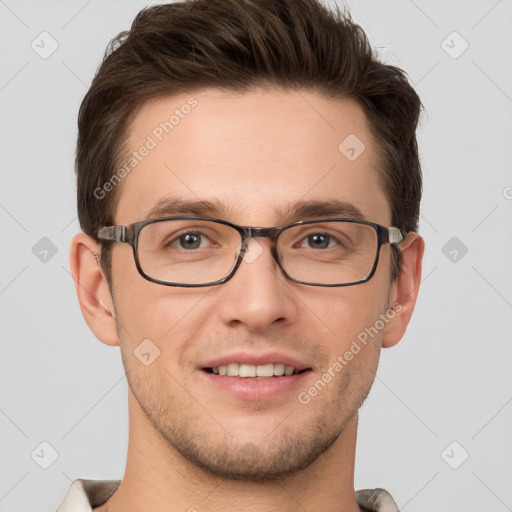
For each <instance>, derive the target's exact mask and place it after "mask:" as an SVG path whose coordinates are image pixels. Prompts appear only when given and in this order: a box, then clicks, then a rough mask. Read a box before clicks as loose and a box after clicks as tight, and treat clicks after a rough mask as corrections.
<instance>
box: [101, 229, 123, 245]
mask: <svg viewBox="0 0 512 512" xmlns="http://www.w3.org/2000/svg"><path fill="white" fill-rule="evenodd" d="M98 238H99V239H100V240H107V241H110V242H126V226H105V227H103V228H101V229H100V230H99V231H98Z"/></svg>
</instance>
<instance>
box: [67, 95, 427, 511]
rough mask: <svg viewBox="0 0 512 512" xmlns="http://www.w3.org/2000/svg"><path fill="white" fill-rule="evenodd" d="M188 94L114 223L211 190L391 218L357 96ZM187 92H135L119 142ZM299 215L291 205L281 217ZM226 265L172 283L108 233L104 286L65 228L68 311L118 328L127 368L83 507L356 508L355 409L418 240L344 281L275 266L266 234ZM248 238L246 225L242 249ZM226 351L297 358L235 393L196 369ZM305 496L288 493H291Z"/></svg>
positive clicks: (212, 195) (271, 209) (415, 274)
mask: <svg viewBox="0 0 512 512" xmlns="http://www.w3.org/2000/svg"><path fill="white" fill-rule="evenodd" d="M193 96H194V98H196V99H197V102H198V104H197V107H195V108H194V109H193V110H192V111H191V113H190V114H189V115H188V116H186V118H184V119H183V120H181V121H180V123H179V125H177V126H176V127H175V128H174V129H173V130H172V132H171V133H169V134H168V135H166V137H165V138H164V139H163V140H162V141H161V142H160V143H159V144H158V145H157V147H156V148H154V149H153V150H152V151H151V152H150V153H149V155H148V156H147V157H145V158H144V159H143V160H142V161H141V162H140V163H139V164H138V165H137V167H136V168H135V169H134V170H133V171H132V172H131V173H130V175H129V176H127V177H126V178H125V179H124V180H123V182H122V184H121V186H122V190H121V194H120V196H119V202H118V204H117V207H116V210H115V224H124V225H127V224H131V223H134V222H137V221H140V220H143V219H145V218H146V216H147V213H148V211H149V210H150V209H151V208H152V207H153V206H154V205H155V204H156V203H157V202H158V201H159V200H160V199H161V198H163V197H166V196H167V197H169V196H179V197H181V198H184V199H187V200H197V199H210V200H213V199H218V200H220V201H222V203H224V204H225V205H227V206H228V207H229V210H228V211H226V212H219V217H220V218H223V219H225V220H229V221H231V222H234V223H236V224H239V225H250V226H268V227H269V226H275V225H282V224H285V223H286V222H288V221H290V219H282V218H279V217H278V216H277V215H276V211H275V210H276V208H282V207H283V205H286V204H288V203H290V204H292V203H295V202H297V201H300V200H302V201H308V200H326V199H341V200H345V201H350V202H351V203H352V204H354V205H356V206H357V207H358V208H359V209H360V210H361V211H362V212H363V214H364V218H365V219H367V220H371V221H374V222H377V223H380V224H382V225H384V226H390V225H391V224H390V222H391V211H390V206H389V202H388V200H387V198H386V195H385V193H384V190H383V189H382V187H381V184H380V181H379V173H380V171H379V168H378V158H377V146H376V144H375V141H374V140H373V138H372V135H371V133H370V131H369V127H368V123H367V120H366V117H365V115H364V113H363V111H362V109H361V108H360V107H359V106H358V105H357V104H355V103H353V102H351V101H348V100H333V99H329V98H326V97H324V96H323V95H321V94H319V93H316V92H312V91H300V92H297V91H295V92H292V91H283V90H279V89H267V90H252V91H250V92H246V93H243V94H241V93H233V92H225V91H220V90H214V89H208V90H203V91H198V92H194V94H193ZM189 97H190V95H180V96H173V97H168V98H163V99H158V100H154V101H151V102H149V103H147V104H146V105H145V106H144V107H143V108H142V109H141V111H140V112H139V113H138V115H137V116H136V118H135V119H134V121H133V123H132V126H131V130H130V134H129V140H128V143H129V144H128V148H130V150H131V151H133V150H135V149H137V148H139V147H140V146H141V145H142V144H143V143H144V141H145V139H146V137H147V135H148V134H151V132H152V131H153V130H154V128H155V127H156V126H158V125H159V123H160V122H162V121H163V120H165V119H166V118H167V117H168V114H167V113H168V112H172V111H173V110H174V109H176V108H179V106H180V105H183V104H184V103H185V102H186V101H187V99H188V98H189ZM349 134H356V135H357V137H358V138H359V139H360V140H361V141H363V142H364V144H365V146H366V150H365V151H364V152H363V153H362V154H361V155H360V156H359V157H358V158H357V159H356V160H355V161H353V162H351V161H349V160H348V159H347V158H346V157H345V156H344V155H343V154H341V153H340V151H339V150H338V145H339V144H340V142H341V141H343V140H344V139H345V137H347V136H348V135H349ZM293 220H296V219H292V221H293ZM256 241H257V243H258V244H259V246H260V248H261V249H262V252H261V254H259V255H258V256H257V257H256V259H255V260H254V261H252V262H251V263H246V262H242V264H241V267H240V268H239V269H238V271H237V273H236V275H235V276H234V277H233V278H232V279H231V280H230V281H228V282H226V283H224V284H222V285H220V286H213V287H206V288H195V289H193V288H192V289H186V288H179V287H166V286H162V285H158V284H155V283H151V282H149V281H147V280H145V279H144V278H142V277H141V276H140V274H139V273H138V271H137V269H136V267H135V264H134V259H133V255H132V250H131V247H130V246H128V245H127V244H120V243H116V244H114V247H113V254H112V262H113V263H112V268H113V297H112V295H111V293H110V290H109V288H108V285H107V282H106V279H105V276H104V275H103V273H102V272H101V270H100V269H99V267H98V265H97V261H96V255H97V254H98V252H99V246H98V245H97V244H96V243H95V242H94V241H93V240H92V239H91V238H90V237H88V236H87V235H85V234H83V233H80V234H77V235H76V236H75V238H74V239H73V242H72V246H71V256H70V261H71V268H72V273H73V277H74V280H75V282H76V289H77V294H78V298H79V301H80V306H81V309H82V312H83V315H84V317H85V319H86V321H87V323H88V325H89V327H90V328H91V330H92V331H93V333H94V334H95V335H96V337H97V338H98V339H99V340H100V341H102V342H103V343H105V344H106V345H112V346H116V345H119V347H120V349H121V354H122V358H123V363H124V366H125V370H126V374H127V379H128V382H129V396H128V403H129V425H130V434H129V446H128V458H127V465H126V471H125V475H124V478H123V480H122V483H121V485H120V487H119V489H118V490H117V492H116V493H115V494H114V495H113V497H112V498H111V499H110V500H109V501H108V502H107V504H106V505H105V506H103V507H100V508H99V509H97V510H103V511H106V510H108V511H109V512H121V511H124V512H130V511H136V510H145V509H147V506H148V504H151V510H152V511H154V512H159V511H164V510H165V511H166V512H169V511H171V512H172V511H184V510H185V511H186V510H190V511H191V512H192V511H193V510H194V509H195V510H197V511H224V512H226V511H228V512H229V511H242V510H243V511H245V512H250V511H256V510H257V511H258V512H262V511H267V510H268V511H271V510H272V511H275V510H280V511H290V512H291V511H296V510H298V509H301V506H302V507H304V509H305V510H311V511H313V510H331V511H336V510H339V511H341V510H343V511H358V510H359V507H358V505H357V503H356V498H355V492H354V482H353V475H354V458H355V445H356V433H357V422H358V414H357V411H358V409H359V407H360V405H361V403H362V402H363V400H364V399H365V397H366V396H367V394H368V392H369V390H370V388H371V385H372V382H373V379H374V374H375V371H376V368H377V364H378V359H379V355H380V350H381V348H382V347H391V346H393V345H395V344H396V343H398V342H399V341H400V339H401V338H402V337H403V335H404V333H405V330H406V327H407V324H408V322H409V320H410V318H411V314H412V311H413V308H414V304H415V301H416V296H417V292H418V287H419V284H420V278H421V260H422V256H423V250H424V243H423V240H422V238H421V237H420V236H419V235H417V234H412V233H411V234H408V235H407V237H406V239H405V241H404V242H402V244H401V247H402V258H403V269H402V272H401V274H400V277H399V278H398V280H397V281H396V282H391V279H390V265H389V262H390V247H389V245H385V246H383V247H382V248H381V253H380V261H379V265H378V267H377V270H376V273H375V275H374V276H373V278H372V279H371V280H370V281H369V282H367V283H364V284H360V285H357V286H349V287H338V288H322V287H314V286H304V285H301V284H297V283H293V282H291V281H289V280H287V279H286V278H285V277H284V276H283V274H282V273H281V271H280V270H279V268H278V267H277V265H276V263H275V261H274V260H273V258H272V256H271V253H270V250H269V248H270V245H271V242H270V241H269V240H267V239H257V240H256ZM254 243H255V242H251V244H253V245H252V247H253V250H254V248H256V246H255V245H254ZM395 302H398V303H399V304H400V306H401V308H400V311H399V312H396V314H395V315H394V318H393V319H392V320H389V322H388V323H386V325H385V327H384V329H382V330H381V331H380V332H379V334H378V335H377V336H375V337H374V338H373V339H371V340H369V342H368V344H367V345H366V346H365V347H364V348H363V349H362V350H361V351H360V352H359V353H358V354H357V355H355V356H354V358H353V359H352V360H351V361H350V362H349V363H348V364H347V365H346V366H345V367H344V368H343V370H342V371H341V372H339V373H337V374H336V376H335V377H333V379H332V380H331V382H330V383H329V384H328V385H327V386H326V387H325V388H324V389H322V391H321V392H319V393H318V395H317V396H315V397H314V399H312V400H311V402H310V403H308V404H306V405H304V404H301V403H300V402H299V401H298V399H297V394H298V392H300V391H304V390H307V389H308V388H309V387H310V386H311V385H312V384H313V383H314V382H315V381H317V380H318V379H319V378H320V377H321V376H322V374H323V373H325V372H326V371H328V368H329V367H331V366H332V364H333V362H334V361H336V358H337V357H338V356H339V355H342V354H344V353H345V352H346V351H347V350H348V349H349V347H350V345H351V343H352V341H353V340H355V339H356V338H357V336H358V334H359V333H361V332H362V331H364V329H365V328H367V327H369V326H373V325H374V324H375V322H376V320H377V319H378V318H379V315H380V314H383V313H385V312H386V310H388V308H389V307H390V306H391V305H392V304H393V303H395ZM146 338H149V339H151V340H152V342H153V343H154V344H155V345H156V346H158V348H159V350H160V356H159V357H158V358H157V359H155V361H154V362H153V363H152V364H151V365H150V366H147V367H146V366H144V365H143V364H141V362H140V361H139V360H138V359H137V358H136V357H135V356H134V349H135V348H136V347H137V346H138V345H139V344H140V343H141V341H142V340H144V339H146ZM238 350H246V351H250V352H253V353H260V352H269V351H270V350H275V351H278V352H281V353H286V354H289V355H291V356H293V357H295V358H298V359H300V360H301V361H305V362H307V363H308V366H310V367H311V368H312V371H310V372H308V374H307V376H306V377H305V378H304V379H303V382H302V383H301V385H300V388H298V389H293V390H292V391H290V392H286V393H283V394H281V395H279V396H278V397H277V398H274V399H271V400H256V401H243V400H238V399H235V398H234V397H233V396H232V395H230V394H228V393H225V392H223V391H219V389H218V388H217V387H216V386H213V385H210V384H209V382H206V381H205V378H204V374H203V372H202V371H201V369H200V368H201V367H202V365H203V366H204V363H205V361H208V360H211V359H213V358H215V357H218V356H221V355H223V354H227V353H232V352H234V351H238ZM301 510H302V509H301Z"/></svg>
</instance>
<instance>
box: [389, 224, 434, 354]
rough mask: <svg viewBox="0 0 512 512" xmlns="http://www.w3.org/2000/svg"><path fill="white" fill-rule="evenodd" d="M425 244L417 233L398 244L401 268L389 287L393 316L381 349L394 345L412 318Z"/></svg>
mask: <svg viewBox="0 0 512 512" xmlns="http://www.w3.org/2000/svg"><path fill="white" fill-rule="evenodd" d="M424 251H425V242H424V241H423V238H421V236H420V235H418V234H417V233H408V234H407V235H406V237H405V239H404V240H403V241H402V242H401V244H400V252H401V257H402V268H401V271H400V275H399V276H398V278H397V280H396V281H395V282H394V283H393V284H392V285H391V293H390V301H389V308H390V309H393V310H394V311H395V316H394V317H393V319H392V320H391V321H390V322H389V323H388V324H387V325H386V329H385V331H384V337H383V339H382V347H384V348H388V347H393V346H394V345H396V344H397V343H398V342H399V341H400V340H401V339H402V337H403V335H404V334H405V331H406V330H407V325H408V324H409V321H410V319H411V316H412V312H413V310H414V305H415V304H416V298H417V296H418V290H419V287H420V283H421V263H422V260H423V253H424Z"/></svg>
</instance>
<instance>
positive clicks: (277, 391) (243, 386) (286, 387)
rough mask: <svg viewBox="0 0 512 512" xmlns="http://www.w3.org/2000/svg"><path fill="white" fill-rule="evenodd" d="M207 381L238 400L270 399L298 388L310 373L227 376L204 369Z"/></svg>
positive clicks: (307, 371)
mask: <svg viewBox="0 0 512 512" xmlns="http://www.w3.org/2000/svg"><path fill="white" fill-rule="evenodd" d="M201 373H202V374H203V375H204V376H205V377H206V379H207V381H208V382H209V383H210V384H212V385H213V386H217V387H218V388H220V389H221V390H223V391H225V392H227V393H229V394H231V395H232V396H234V397H235V398H238V399H239V400H251V401H257V400H260V401H262V400H272V399H273V398H277V397H279V396H280V395H283V394H285V393H287V392H290V391H292V390H293V389H296V388H298V387H299V386H300V385H301V383H303V381H304V379H306V378H307V376H308V375H309V373H310V370H306V371H304V372H302V373H299V374H297V375H288V376H283V377H272V378H267V379H262V378H254V377H253V378H251V377H249V378H245V377H228V376H227V375H216V374H214V373H209V372H206V371H202V372H201Z"/></svg>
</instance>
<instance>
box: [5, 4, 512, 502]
mask: <svg viewBox="0 0 512 512" xmlns="http://www.w3.org/2000/svg"><path fill="white" fill-rule="evenodd" d="M145 5H147V4H146V2H143V1H136V0H130V1H123V2H121V1H110V2H101V1H99V0H89V1H83V0H80V1H75V0H73V1H69V0H68V1H27V0H25V1H20V0H18V1H15V0H5V1H3V0H0V54H1V63H2V65H1V67H0V112H1V116H2V117H1V125H0V169H1V171H0V172H1V186H0V226H1V234H2V246H1V248H0V269H1V272H0V315H1V324H0V330H1V331H0V339H1V357H0V432H1V437H0V512H5V511H17V512H19V511H27V510H40V511H50V510H54V509H55V508H56V507H57V505H58V504H59V503H60V502H61V501H62V499H63V497H64V495H65V493H66V491H67V488H68V487H69V485H70V482H71V480H73V479H75V478H79V477H82V478H121V477H122V474H123V470H124V464H125V452H126V447H127V438H128V437H127V434H128V429H127V407H126V380H125V378H124V372H123V368H122V365H121V361H120V356H119V352H118V349H117V348H109V347H106V346H104V345H102V344H101V343H100V342H98V341H97V340H96V339H95V338H94V337H93V335H92V334H91V333H90V331H89V330H88V328H87V326H86V324H85V322H84V320H83V318H82V315H81V312H80V309H79V307H78V302H77V300H76V296H75V291H74V285H73V282H72V279H71V277H70V274H69V264H68V247H69V242H70V240H71V238H72V236H73V234H74V233H75V232H76V231H77V230H78V225H77V221H76V211H75V190H74V174H73V156H74V144H75V136H76V115H77V110H78V107H79V104H80V101H81V99H82V97H83V95H84V94H85V92H86V90H87V86H88V84H89V83H90V80H91V79H92V76H93V74H94V72H95V70H96V68H97V66H98V65H99V63H100V60H101V57H102V55H103V52H104V49H105V47H106V44H107V43H108V41H109V40H110V39H111V38H112V37H114V36H115V35H116V34H117V33H118V32H120V31H121V30H123V29H125V28H127V27H129V25H130V23H131V20H132V19H133V17H134V16H135V14H136V13H137V12H138V11H139V10H140V9H141V8H142V7H144V6H145ZM349 6H350V7H351V11H352V15H353V17H354V18H355V20H356V21H357V22H359V23H360V24H361V25H362V26H363V28H364V29H365V30H366V31H367V33H368V35H369V37H370V39H371V41H372V43H373V44H374V45H375V46H378V47H380V48H381V51H382V54H383V58H385V59H386V60H387V61H388V62H390V63H394V64H397V65H399V66H401V67H403V68H404V69H405V70H406V71H407V72H408V73H409V75H410V78H411V81H412V83H413V84H415V86H416V89H417V91H418V92H419V94H420V96H421V98H422V101H423V103H424V105H425V107H426V109H427V114H426V115H424V117H423V122H422V126H421V128H420V130H419V134H418V136H419V144H420V151H421V155H422V163H423V171H424V179H425V189H424V200H423V203H422V220H421V226H420V232H421V234H422V235H423V237H424V238H425V240H426V244H427V250H426V255H425V261H424V276H423V283H422V287H421V291H420V295H419V299H418V303H417V310H416V312H415V315H414V317H413V320H412V322H411V324H410V327H409V330H408V332H407V334H406V336H405V338H404V339H403V340H402V342H401V343H400V344H399V345H398V346H397V347H395V348H393V349H389V350H385V351H384V352H383V355H382V360H381V364H380V368H379V373H378V377H377V378H376V381H375V384H374V387H373V390H372V392H371V393H370V396H369V398H368V400H367V402H366V403H365V404H364V405H363V408H362V410H361V417H360V432H359V438H358V451H357V457H356V473H355V486H356V488H358V489H359V488H364V487H384V488H386V489H388V490H389V491H390V492H391V493H392V494H393V496H394V497H395V499H396V501H397V503H398V505H399V506H400V507H401V510H404V511H408V512H427V511H428V512H432V511H455V510H457V511H462V510H464V511H466V512H472V511H486V512H490V511H496V512H501V511H506V510H512V485H511V482H512V437H511V436H510V431H511V428H510V427H511V425H512V404H511V402H512V385H511V383H512V372H511V371H510V368H511V355H512V344H511V341H512V340H511V318H512V315H511V312H512V309H511V308H512V270H511V258H510V255H511V253H512V250H511V249H512V230H511V222H510V221H511V219H512V172H511V162H512V144H511V137H510V136H511V133H512V130H511V128H512V126H511V125H512V115H511V114H512V58H511V57H512V30H511V26H512V2H511V1H505V0H501V1H496V0H481V1H464V2H462V1H459V2H456V1H453V0H452V1H445V2H436V1H433V0H429V1H427V0H415V1H412V0H396V1H386V2H382V1H377V0H375V1H364V2H356V1H353V2H350V3H349ZM43 31H46V32H48V33H49V34H51V37H52V38H53V39H54V40H56V41H57V43H58V48H57V50H56V51H55V52H54V53H53V54H52V55H50V56H49V57H48V58H46V59H43V58H41V56H40V55H39V54H38V53H36V51H34V49H33V48H32V47H31V43H32V42H33V41H35V43H34V44H38V45H39V51H42V50H43V48H42V47H43V44H44V49H45V51H48V50H49V49H51V44H52V41H51V39H48V38H47V37H48V36H40V34H41V32H43ZM454 31H456V32H458V33H459V34H460V36H458V35H453V34H452V33H453V32H454ZM450 34H451V36H450ZM42 37H46V39H44V41H43V42H41V41H42V39H41V38H42ZM443 41H445V42H444V43H443ZM464 41H467V43H468V44H469V47H468V48H467V50H466V51H464V52H463V53H462V54H460V55H458V54H459V53H460V52H461V50H462V49H464V47H465V43H464ZM447 52H448V53H447ZM450 53H451V55H450ZM454 57H457V58H454ZM43 237H47V238H48V239H49V240H50V241H51V244H49V242H48V240H43V241H41V239H42V238H43ZM453 237H455V240H451V239H452V238H453ZM450 240H451V241H450ZM447 244H448V245H447ZM464 246H465V247H466V248H467V252H466V253H465V254H464ZM44 250H48V253H47V254H45V253H44ZM41 251H43V252H41ZM55 251H56V253H55V254H53V253H54V252H55ZM453 251H456V253H454V252H453ZM44 256H45V257H46V261H44ZM455 256H456V259H455V261H454V257H455ZM41 258H43V261H41ZM454 441H455V442H456V443H457V444H455V445H454V444H451V443H452V442H454ZM42 442H47V443H49V444H50V445H51V448H50V447H48V445H42V446H41V443H42ZM449 445H450V446H449ZM447 447H448V449H447ZM52 450H55V452H56V454H58V457H57V458H56V460H55V461H53V458H55V457H54V455H55V454H54V452H53V451H52ZM466 452H467V453H468V454H469V457H468V458H467V460H465V461H464V462H463V463H462V461H463V459H464V456H465V453H466ZM31 454H32V455H31ZM51 462H52V464H51V465H49V467H48V468H47V469H43V468H42V467H41V465H43V466H44V465H48V464H50V463H51ZM456 466H458V467H457V469H453V467H456Z"/></svg>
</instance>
